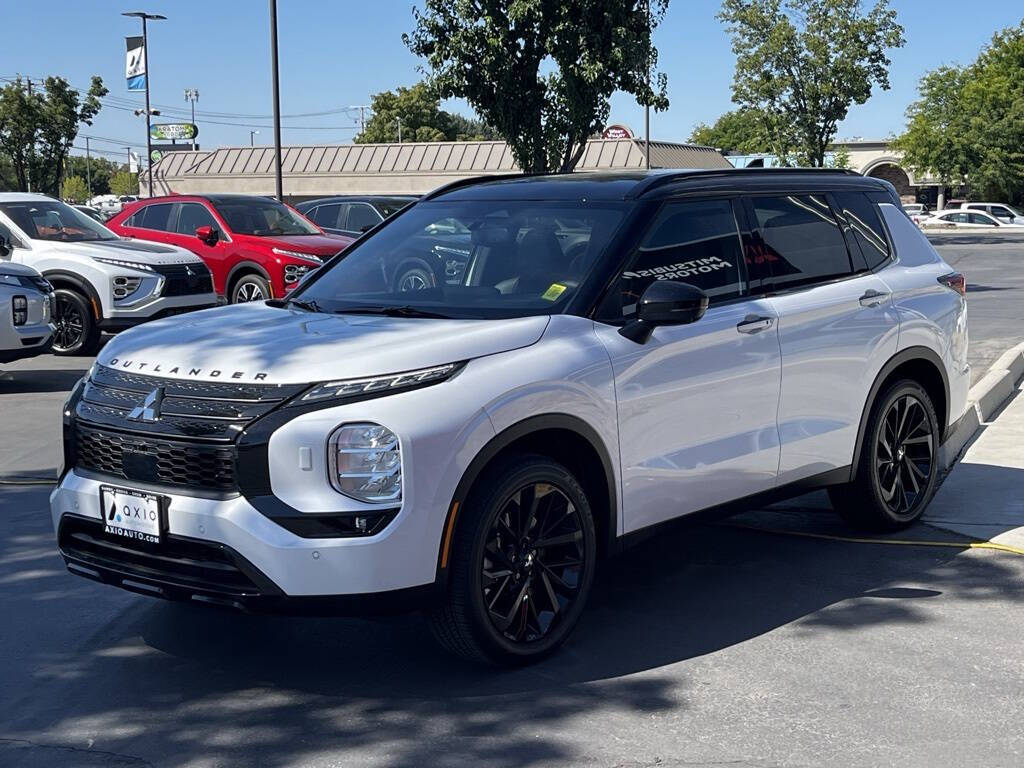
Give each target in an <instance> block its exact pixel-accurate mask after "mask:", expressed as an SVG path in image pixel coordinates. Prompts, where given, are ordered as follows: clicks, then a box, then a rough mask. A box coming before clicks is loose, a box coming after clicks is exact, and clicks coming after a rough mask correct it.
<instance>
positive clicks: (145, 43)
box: [121, 11, 167, 197]
mask: <svg viewBox="0 0 1024 768" xmlns="http://www.w3.org/2000/svg"><path fill="white" fill-rule="evenodd" d="M121 15H122V16H132V17H134V18H138V19H142V66H143V68H144V69H145V70H146V172H147V174H148V175H149V196H150V197H153V138H152V137H151V136H150V135H149V130H150V120H149V118H150V109H149V40H148V38H147V36H146V21H147V20H148V19H153V20H154V21H163V20H164V19H166V18H167V17H166V16H161V15H160V14H159V13H145V12H144V11H131V12H130V13H122V14H121Z"/></svg>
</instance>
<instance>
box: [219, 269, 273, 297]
mask: <svg viewBox="0 0 1024 768" xmlns="http://www.w3.org/2000/svg"><path fill="white" fill-rule="evenodd" d="M240 272H258V273H259V274H260V275H261V276H262V277H263V279H264V280H266V281H267V282H268V283H270V287H271V291H273V287H274V281H273V279H272V278H271V277H270V273H269V272H267V270H265V269H264V268H263V267H262V266H260V265H259V264H257V263H256V262H255V261H248V260H243V261H240V262H238V263H237V264H235V266H233V267H232V268H231V269H229V270H228V276H227V278H225V280H224V295H225V296H227V295H228V294H229V293H230V292H231V282H232V281H233V280H234V279H235V278H236V277H237V276H238V274H239V273H240Z"/></svg>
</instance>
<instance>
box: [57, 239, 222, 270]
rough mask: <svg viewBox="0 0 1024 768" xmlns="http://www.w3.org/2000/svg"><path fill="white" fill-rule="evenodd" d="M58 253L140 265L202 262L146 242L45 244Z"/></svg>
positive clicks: (181, 251)
mask: <svg viewBox="0 0 1024 768" xmlns="http://www.w3.org/2000/svg"><path fill="white" fill-rule="evenodd" d="M46 245H47V247H48V248H49V249H50V250H52V251H57V252H58V253H68V254H73V255H75V256H88V257H99V258H101V259H125V260H127V261H137V262H140V263H142V264H195V263H196V262H199V261H202V259H200V258H199V257H198V256H196V255H195V254H194V253H192V251H187V250H185V249H184V248H179V247H178V246H176V245H166V244H164V243H151V242H148V241H146V240H92V241H88V242H81V243H58V242H47V243H46Z"/></svg>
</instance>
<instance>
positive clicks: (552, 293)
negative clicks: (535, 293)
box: [541, 283, 565, 301]
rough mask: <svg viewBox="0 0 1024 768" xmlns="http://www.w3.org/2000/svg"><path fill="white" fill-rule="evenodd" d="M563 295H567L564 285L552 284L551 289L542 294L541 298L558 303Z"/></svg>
mask: <svg viewBox="0 0 1024 768" xmlns="http://www.w3.org/2000/svg"><path fill="white" fill-rule="evenodd" d="M563 293H565V286H564V285H562V284H561V283H552V284H551V287H550V288H548V289H547V290H546V291H544V293H543V294H541V298H542V299H547V300H548V301H556V300H557V299H558V297H559V296H561V295H562V294H563Z"/></svg>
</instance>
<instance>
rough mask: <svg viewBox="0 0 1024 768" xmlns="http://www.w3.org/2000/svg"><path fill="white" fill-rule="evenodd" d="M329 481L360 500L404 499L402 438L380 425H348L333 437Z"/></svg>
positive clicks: (391, 500)
mask: <svg viewBox="0 0 1024 768" xmlns="http://www.w3.org/2000/svg"><path fill="white" fill-rule="evenodd" d="M329 466H330V469H329V473H330V474H329V478H328V479H329V480H330V482H331V485H332V486H334V489H335V490H336V491H338V492H340V493H343V494H345V495H346V496H350V497H351V498H353V499H358V500H359V501H367V502H371V503H384V502H396V501H400V500H401V498H402V449H401V447H400V446H399V444H398V436H397V435H396V434H395V433H394V432H392V431H391V430H390V429H388V428H387V427H382V426H381V425H380V424H345V425H344V426H342V427H339V428H338V429H337V430H335V432H334V433H333V434H332V435H331V440H330V461H329Z"/></svg>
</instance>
